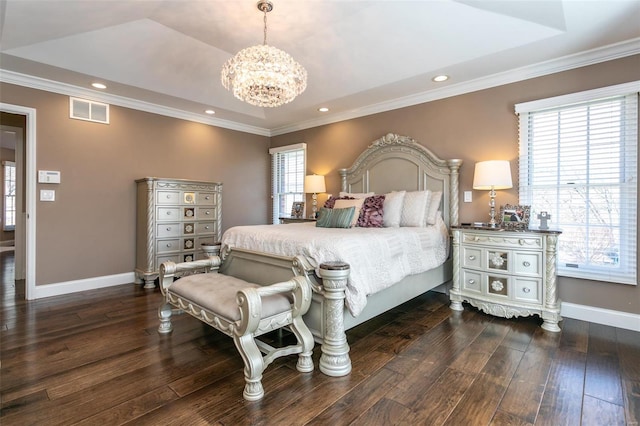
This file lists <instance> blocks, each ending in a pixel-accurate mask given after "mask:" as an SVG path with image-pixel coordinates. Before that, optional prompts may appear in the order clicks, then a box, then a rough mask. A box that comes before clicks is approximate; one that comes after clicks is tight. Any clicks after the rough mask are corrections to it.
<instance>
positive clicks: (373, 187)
mask: <svg viewBox="0 0 640 426" xmlns="http://www.w3.org/2000/svg"><path fill="white" fill-rule="evenodd" d="M461 165H462V160H459V159H452V160H442V159H440V158H438V157H436V156H435V155H434V154H433V153H432V152H431V151H430V150H428V149H427V148H425V147H424V146H422V145H420V144H419V143H417V142H416V141H415V140H413V139H411V138H410V137H407V136H400V135H396V134H394V133H389V134H387V135H386V136H383V137H381V138H380V139H378V140H376V141H374V142H373V143H372V144H371V145H369V147H368V148H367V149H366V150H365V151H364V152H363V153H362V154H360V156H359V157H358V158H357V159H356V161H355V162H354V163H353V165H352V166H351V167H350V168H348V169H340V170H339V171H340V178H341V187H342V191H345V192H375V193H376V194H385V193H388V192H391V191H399V190H406V191H422V190H426V189H430V190H431V191H442V205H441V210H442V213H443V217H444V220H445V223H446V224H447V225H457V224H458V202H459V201H458V170H459V169H460V166H461Z"/></svg>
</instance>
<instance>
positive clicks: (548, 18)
mask: <svg viewBox="0 0 640 426" xmlns="http://www.w3.org/2000/svg"><path fill="white" fill-rule="evenodd" d="M273 3H274V10H273V12H271V13H269V14H268V28H269V30H268V44H271V45H273V46H276V47H278V48H280V49H282V50H284V51H286V52H288V53H289V54H291V55H292V56H293V57H294V59H296V60H297V61H298V62H299V63H300V64H302V65H303V66H304V67H305V68H306V69H307V71H308V75H309V77H308V78H309V82H308V87H307V90H306V91H305V92H304V93H303V94H302V95H300V96H299V97H298V98H296V99H295V100H294V101H293V102H291V103H290V104H287V105H284V106H282V107H278V108H258V107H255V106H251V105H249V104H246V103H244V102H241V101H239V100H237V99H236V98H234V97H233V95H232V94H231V93H230V92H228V91H227V90H225V89H224V88H223V87H222V84H221V83H220V69H221V68H222V65H223V64H224V62H225V61H226V60H227V59H229V58H230V57H232V56H233V55H234V54H235V53H237V52H238V51H239V50H241V49H243V48H245V47H248V46H251V45H256V44H261V43H262V37H263V28H262V25H263V20H262V14H261V12H259V11H258V9H257V8H256V1H255V0H171V1H170V0H166V1H163V0H64V1H62V0H60V1H56V0H39V1H35V0H0V18H1V21H0V24H1V26H2V27H1V34H0V51H1V53H0V68H1V75H0V79H2V80H3V81H7V82H14V83H18V84H23V85H32V86H38V87H44V88H50V89H51V90H54V91H58V92H68V93H69V94H74V93H75V94H78V93H80V94H83V95H85V97H91V98H93V99H94V100H106V101H108V102H111V103H116V104H121V105H124V106H133V107H138V108H140V109H145V110H151V111H154V110H157V112H160V113H165V114H168V115H174V116H182V117H184V118H189V119H196V120H198V121H203V122H210V123H212V124H216V125H221V126H223V127H228V128H236V129H240V130H245V131H250V132H254V133H259V134H266V135H273V134H280V133H284V132H286V131H291V130H295V129H298V128H304V127H311V126H313V125H319V124H323V123H326V122H331V121H338V120H341V119H345V118H352V117H356V116H359V115H365V114H370V113H373V112H379V111H383V110H388V109H393V108H398V107H402V106H407V105H412V104H416V103H420V102H425V101H427V100H430V99H437V98H441V97H445V96H450V95H452V94H459V93H464V92H465V91H470V90H477V89H479V88H484V87H490V86H492V85H497V84H504V83H507V82H511V81H517V80H519V79H524V78H530V77H534V76H537V75H544V74H545V73H550V72H556V71H559V70H562V69H569V68H572V67H575V66H581V65H587V64H589V63H595V62H599V61H603V60H608V59H613V58H616V57H622V56H628V55H631V54H635V53H640V1H639V0H587V1H578V0H564V1H562V0H549V1H546V0H533V1H524V0H521V1H516V0H502V1H484V0H459V1H452V0H423V1H418V0H414V1H395V0H388V1H355V0H353V1H347V0H273ZM441 73H444V74H448V75H450V76H451V78H450V80H449V81H447V82H445V83H434V82H432V81H431V78H432V77H433V76H435V75H437V74H441ZM41 79H45V80H41ZM97 80H99V81H102V82H104V83H106V84H107V86H108V88H107V90H106V91H104V92H97V91H94V90H93V89H91V88H90V83H92V82H94V81H97ZM52 82H56V83H52ZM59 83H64V84H59ZM321 106H326V107H328V108H330V112H329V113H325V114H324V115H323V114H321V113H319V112H318V111H317V109H318V108H319V107H321ZM206 108H212V109H214V110H215V111H216V114H215V116H213V118H210V117H209V116H206V115H205V114H204V113H203V111H204V110H205V109H206Z"/></svg>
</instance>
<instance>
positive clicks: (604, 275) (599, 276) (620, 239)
mask: <svg viewBox="0 0 640 426" xmlns="http://www.w3.org/2000/svg"><path fill="white" fill-rule="evenodd" d="M639 83H640V82H634V83H629V84H623V85H618V86H613V87H609V88H604V89H597V90H592V91H588V92H582V93H578V94H574V95H567V96H561V97H558V98H552V99H545V100H541V101H534V102H528V103H526V104H519V105H516V112H517V113H518V114H519V115H520V203H521V204H525V205H531V209H532V216H531V217H532V220H533V221H534V222H535V220H536V218H537V214H538V213H540V212H541V211H546V212H548V213H549V214H551V220H552V224H553V225H554V227H557V228H560V229H561V230H562V232H563V233H562V235H561V236H560V238H559V242H558V274H559V275H563V276H570V277H577V278H587V279H595V280H600V281H610V282H618V283H626V284H637V280H636V274H637V271H636V268H637V258H636V250H637V244H638V241H637V239H638V233H637V222H636V214H637V213H636V210H637V197H638V187H637V158H638V157H637V155H638V154H637V147H638V140H637V139H638V89H639V88H640V85H639Z"/></svg>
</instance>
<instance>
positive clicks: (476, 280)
mask: <svg viewBox="0 0 640 426" xmlns="http://www.w3.org/2000/svg"><path fill="white" fill-rule="evenodd" d="M481 284H482V274H481V273H479V272H474V271H468V270H466V269H463V270H462V288H463V289H465V290H469V291H475V292H477V293H481V292H482V287H481Z"/></svg>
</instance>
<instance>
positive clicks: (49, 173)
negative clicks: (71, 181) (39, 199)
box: [38, 170, 60, 183]
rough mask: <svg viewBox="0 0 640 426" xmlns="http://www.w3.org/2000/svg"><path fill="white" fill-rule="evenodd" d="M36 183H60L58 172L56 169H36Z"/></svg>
mask: <svg viewBox="0 0 640 426" xmlns="http://www.w3.org/2000/svg"><path fill="white" fill-rule="evenodd" d="M38 183H60V172H59V171H56V170H38Z"/></svg>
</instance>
